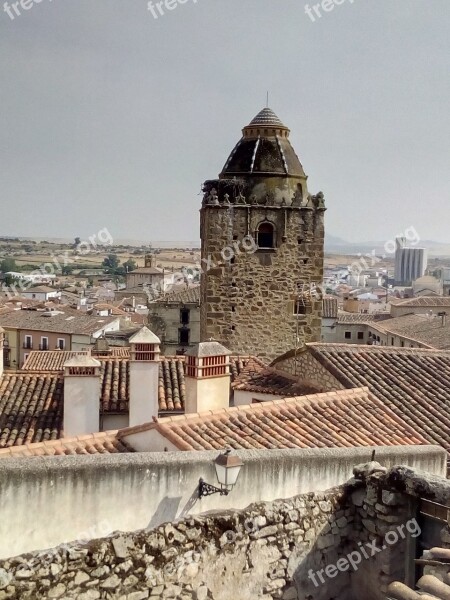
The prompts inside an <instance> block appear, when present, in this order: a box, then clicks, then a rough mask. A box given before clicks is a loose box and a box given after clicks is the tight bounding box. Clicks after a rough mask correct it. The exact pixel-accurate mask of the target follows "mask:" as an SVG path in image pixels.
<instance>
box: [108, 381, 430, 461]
mask: <svg viewBox="0 0 450 600" xmlns="http://www.w3.org/2000/svg"><path fill="white" fill-rule="evenodd" d="M144 429H156V430H157V431H159V433H161V435H163V436H164V437H165V438H167V439H168V440H170V441H171V442H172V443H173V444H174V445H175V446H177V447H178V448H179V449H180V450H213V449H216V450H217V449H221V448H224V447H231V448H236V449H244V448H248V449H252V448H268V449H274V448H321V447H328V448H330V447H331V448H332V447H353V446H376V445H387V446H395V445H415V444H426V443H427V442H426V439H425V438H424V437H422V436H421V435H420V434H419V433H417V432H416V431H415V430H414V429H413V428H412V427H410V426H409V425H408V424H407V423H405V422H404V421H402V420H401V419H400V418H399V417H398V416H396V415H395V414H394V413H393V412H392V411H391V410H390V409H389V408H387V407H386V406H384V405H383V403H382V402H381V401H380V400H378V399H377V398H376V397H375V396H374V395H373V394H371V393H370V392H369V390H368V389H367V388H361V389H358V390H352V391H348V390H341V391H338V392H336V393H335V394H333V395H329V394H316V395H309V396H300V397H296V398H289V399H283V400H278V401H274V402H263V403H258V404H252V405H249V406H240V407H236V408H230V409H226V410H224V411H219V412H207V413H201V414H193V415H185V416H182V417H181V418H180V419H177V421H174V420H173V419H170V418H162V419H158V420H157V421H156V422H155V423H152V424H148V425H147V426H143V427H140V430H141V431H142V430H144ZM131 433H136V431H135V429H133V428H130V429H124V430H122V431H120V432H119V434H118V436H119V437H120V439H122V440H126V436H127V435H129V434H131Z"/></svg>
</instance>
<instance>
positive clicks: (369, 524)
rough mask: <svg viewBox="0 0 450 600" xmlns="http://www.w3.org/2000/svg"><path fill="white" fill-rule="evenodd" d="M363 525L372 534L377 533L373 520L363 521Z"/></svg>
mask: <svg viewBox="0 0 450 600" xmlns="http://www.w3.org/2000/svg"><path fill="white" fill-rule="evenodd" d="M363 525H364V527H365V528H366V529H367V531H370V533H377V526H376V525H375V523H374V522H373V521H372V520H371V519H363Z"/></svg>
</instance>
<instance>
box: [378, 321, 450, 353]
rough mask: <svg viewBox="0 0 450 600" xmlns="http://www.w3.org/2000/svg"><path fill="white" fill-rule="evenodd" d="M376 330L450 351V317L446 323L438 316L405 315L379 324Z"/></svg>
mask: <svg viewBox="0 0 450 600" xmlns="http://www.w3.org/2000/svg"><path fill="white" fill-rule="evenodd" d="M376 329H377V330H378V331H380V332H382V333H386V334H390V333H392V334H393V335H400V336H402V337H406V338H408V339H410V340H411V341H413V342H417V343H419V344H423V345H424V346H426V347H428V348H440V349H442V350H448V349H450V315H449V317H447V319H446V320H445V321H443V320H442V318H441V317H438V316H437V315H433V316H427V315H404V316H402V317H396V318H394V319H388V320H386V321H383V322H382V323H377V324H376Z"/></svg>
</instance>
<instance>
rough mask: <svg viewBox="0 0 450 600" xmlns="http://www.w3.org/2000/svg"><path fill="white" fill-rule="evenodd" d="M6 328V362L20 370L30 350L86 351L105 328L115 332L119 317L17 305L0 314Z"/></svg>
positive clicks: (63, 308)
mask: <svg viewBox="0 0 450 600" xmlns="http://www.w3.org/2000/svg"><path fill="white" fill-rule="evenodd" d="M0 326H1V327H3V329H4V330H5V342H6V353H5V359H6V363H5V365H6V366H7V367H9V368H12V369H20V368H22V366H23V364H24V363H25V361H26V360H27V358H28V356H29V354H30V352H32V351H33V350H44V351H50V350H55V349H57V350H86V349H88V348H89V347H90V346H92V344H93V343H94V342H95V340H96V339H97V338H98V337H100V336H102V335H104V334H105V333H106V332H107V331H118V330H119V329H120V327H121V317H120V316H117V315H112V316H104V317H99V316H93V315H88V314H85V313H82V312H79V311H77V310H74V309H71V308H67V307H63V306H59V305H58V306H56V307H42V308H37V307H36V306H32V307H29V308H26V307H25V308H20V309H19V310H13V311H9V312H7V313H6V314H0Z"/></svg>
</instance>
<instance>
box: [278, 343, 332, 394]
mask: <svg viewBox="0 0 450 600" xmlns="http://www.w3.org/2000/svg"><path fill="white" fill-rule="evenodd" d="M291 354H294V353H293V352H290V353H288V354H287V355H286V356H285V357H280V358H279V360H276V361H275V363H274V364H273V366H274V367H275V369H278V370H280V371H286V372H287V373H291V374H292V375H296V376H297V377H301V378H302V379H307V380H309V381H312V382H313V383H316V384H317V385H318V386H319V387H320V388H321V389H322V390H323V391H325V392H330V391H334V390H343V389H344V386H343V385H342V383H341V382H340V381H338V380H337V379H336V377H334V376H333V375H332V374H331V373H330V372H329V371H327V370H326V369H325V367H324V366H323V365H321V364H320V362H319V361H317V360H316V359H315V358H314V357H313V356H312V355H311V354H310V353H309V352H308V348H307V347H306V349H303V350H301V351H299V352H298V353H296V354H295V356H294V355H292V356H291Z"/></svg>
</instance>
